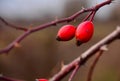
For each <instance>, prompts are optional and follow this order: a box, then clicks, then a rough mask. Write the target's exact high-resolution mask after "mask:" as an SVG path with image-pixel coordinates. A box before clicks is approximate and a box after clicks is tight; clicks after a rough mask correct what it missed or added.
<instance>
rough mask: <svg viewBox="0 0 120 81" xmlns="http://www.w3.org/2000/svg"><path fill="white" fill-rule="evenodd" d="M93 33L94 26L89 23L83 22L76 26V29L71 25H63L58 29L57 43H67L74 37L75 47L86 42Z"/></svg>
mask: <svg viewBox="0 0 120 81" xmlns="http://www.w3.org/2000/svg"><path fill="white" fill-rule="evenodd" d="M93 32H94V25H93V23H92V22H91V21H84V22H82V23H80V24H79V25H78V27H77V28H76V27H75V26H73V25H65V26H63V27H61V28H60V30H59V31H58V34H57V38H56V39H57V40H58V41H69V40H71V39H72V38H73V37H76V41H77V42H76V44H77V46H79V45H81V44H82V43H86V42H88V41H89V40H90V39H91V37H92V35H93Z"/></svg>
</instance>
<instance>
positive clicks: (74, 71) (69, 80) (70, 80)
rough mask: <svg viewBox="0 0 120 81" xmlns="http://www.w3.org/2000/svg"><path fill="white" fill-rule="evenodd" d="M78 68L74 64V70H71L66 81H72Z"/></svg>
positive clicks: (77, 65) (78, 66)
mask: <svg viewBox="0 0 120 81" xmlns="http://www.w3.org/2000/svg"><path fill="white" fill-rule="evenodd" d="M79 68H80V65H79V64H76V67H75V69H74V70H73V72H72V74H71V76H70V77H69V79H68V81H72V79H73V78H74V76H75V74H76V73H77V71H78V70H79Z"/></svg>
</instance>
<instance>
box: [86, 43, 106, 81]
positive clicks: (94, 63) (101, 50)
mask: <svg viewBox="0 0 120 81" xmlns="http://www.w3.org/2000/svg"><path fill="white" fill-rule="evenodd" d="M106 49H107V48H106V45H104V46H102V47H101V49H100V50H99V51H98V52H97V53H96V55H95V59H94V61H93V63H92V64H91V66H90V69H89V72H88V77H87V81H92V76H93V71H94V69H95V66H96V64H97V62H98V61H99V59H100V57H101V56H102V54H103V52H104V51H106Z"/></svg>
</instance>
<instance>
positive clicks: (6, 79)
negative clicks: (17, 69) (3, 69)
mask: <svg viewBox="0 0 120 81" xmlns="http://www.w3.org/2000/svg"><path fill="white" fill-rule="evenodd" d="M1 80H2V81H25V80H17V79H13V78H10V77H6V76H0V81H1Z"/></svg>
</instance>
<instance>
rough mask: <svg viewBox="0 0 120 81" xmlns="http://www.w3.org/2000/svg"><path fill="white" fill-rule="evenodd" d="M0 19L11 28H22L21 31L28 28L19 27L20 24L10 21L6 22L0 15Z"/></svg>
mask: <svg viewBox="0 0 120 81" xmlns="http://www.w3.org/2000/svg"><path fill="white" fill-rule="evenodd" d="M0 20H1V21H2V22H3V23H4V24H5V25H7V26H10V27H12V28H15V29H18V30H22V31H27V30H28V29H27V28H24V27H20V26H16V25H13V24H11V23H8V22H7V21H6V20H5V19H3V18H2V17H0Z"/></svg>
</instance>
